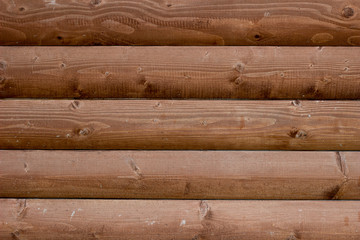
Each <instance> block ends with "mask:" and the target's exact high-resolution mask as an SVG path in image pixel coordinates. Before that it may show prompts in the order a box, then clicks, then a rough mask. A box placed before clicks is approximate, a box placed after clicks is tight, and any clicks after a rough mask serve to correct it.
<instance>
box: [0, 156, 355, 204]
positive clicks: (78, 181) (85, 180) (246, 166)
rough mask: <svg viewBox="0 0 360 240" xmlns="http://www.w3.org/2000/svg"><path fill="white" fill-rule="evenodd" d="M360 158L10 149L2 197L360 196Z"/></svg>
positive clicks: (1, 166) (1, 163)
mask: <svg viewBox="0 0 360 240" xmlns="http://www.w3.org/2000/svg"><path fill="white" fill-rule="evenodd" d="M359 163H360V152H354V153H351V154H350V153H347V152H340V153H339V152H295V151H292V152H289V151H283V152H276V151H270V152H263V151H254V152H248V151H245V152H244V151H11V150H10V151H0V176H1V178H0V197H15V198H22V197H31V198H39V197H45V198H160V199H165V198H178V199H179V198H180V199H342V198H343V197H345V198H346V199H360V192H359V190H358V189H359V188H358V186H357V184H358V179H359V177H360V168H359V167H357V166H358V165H360V164H359ZM349 173H351V175H349Z"/></svg>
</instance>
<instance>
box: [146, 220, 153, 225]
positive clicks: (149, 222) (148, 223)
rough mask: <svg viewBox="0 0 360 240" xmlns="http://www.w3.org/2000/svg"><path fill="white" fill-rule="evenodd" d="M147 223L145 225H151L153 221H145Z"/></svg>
mask: <svg viewBox="0 0 360 240" xmlns="http://www.w3.org/2000/svg"><path fill="white" fill-rule="evenodd" d="M145 222H146V223H147V225H153V224H154V223H155V221H145Z"/></svg>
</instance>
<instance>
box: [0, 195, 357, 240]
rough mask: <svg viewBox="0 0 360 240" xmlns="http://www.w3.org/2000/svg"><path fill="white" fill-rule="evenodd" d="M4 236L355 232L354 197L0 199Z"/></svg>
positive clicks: (280, 237)
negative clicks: (278, 199)
mask: <svg viewBox="0 0 360 240" xmlns="http://www.w3.org/2000/svg"><path fill="white" fill-rule="evenodd" d="M0 207H1V209H2V210H3V211H1V212H0V224H1V225H2V227H1V228H0V237H1V239H3V240H7V239H29V240H31V239H40V240H41V239H53V240H56V239H134V240H136V239H142V240H143V239H144V240H147V239H149V240H150V239H159V240H162V239H210V240H212V239H223V240H231V239H255V240H265V239H274V240H284V239H309V240H315V239H327V240H357V239H359V238H360V230H359V229H360V219H359V213H360V212H359V210H360V202H358V201H338V202H337V201H199V200H197V201H195V200H189V201H186V200H155V201H154V200H60V199H59V200H48V199H47V200H46V199H27V200H23V199H18V200H16V199H0Z"/></svg>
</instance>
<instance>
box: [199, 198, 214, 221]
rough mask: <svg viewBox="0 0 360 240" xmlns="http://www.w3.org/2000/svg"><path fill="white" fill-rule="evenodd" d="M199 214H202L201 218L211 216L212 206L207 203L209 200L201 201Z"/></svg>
mask: <svg viewBox="0 0 360 240" xmlns="http://www.w3.org/2000/svg"><path fill="white" fill-rule="evenodd" d="M199 214H200V218H201V219H207V218H210V215H211V213H210V207H209V205H208V203H207V201H204V200H202V201H200V209H199Z"/></svg>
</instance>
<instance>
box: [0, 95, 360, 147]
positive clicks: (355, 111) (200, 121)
mask: <svg viewBox="0 0 360 240" xmlns="http://www.w3.org/2000/svg"><path fill="white" fill-rule="evenodd" d="M0 146H1V149H128V150H130V149H154V150H155V149H164V150H165V149H168V150H170V149H180V150H184V149H189V150H190V149H193V150H201V149H209V150H210V149H218V150H242V149H243V150H360V101H285V100H282V101H280V100H277V101H205V100H203V101H193V100H183V101H181V100H180V101H179V100H177V101H176V100H163V101H157V100H82V101H79V100H0Z"/></svg>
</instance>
